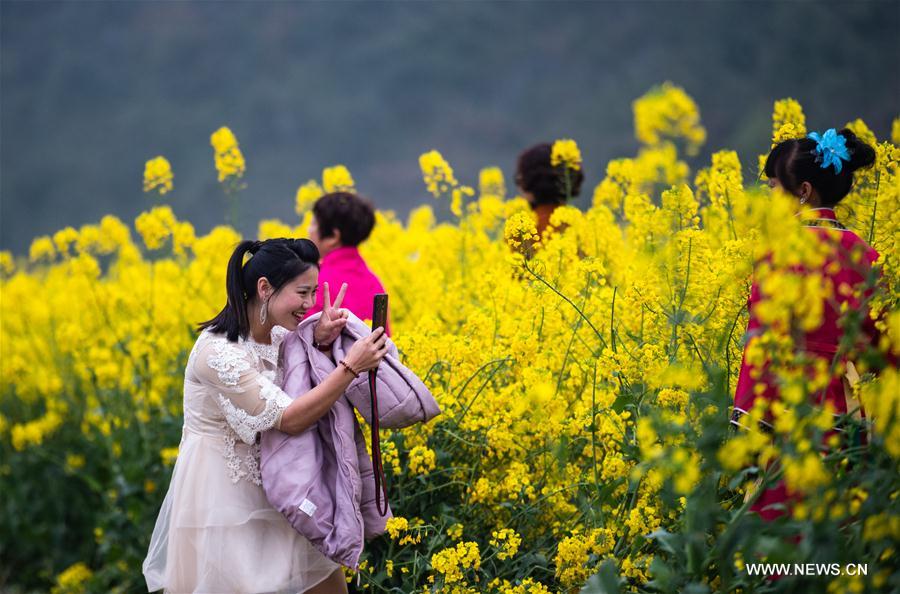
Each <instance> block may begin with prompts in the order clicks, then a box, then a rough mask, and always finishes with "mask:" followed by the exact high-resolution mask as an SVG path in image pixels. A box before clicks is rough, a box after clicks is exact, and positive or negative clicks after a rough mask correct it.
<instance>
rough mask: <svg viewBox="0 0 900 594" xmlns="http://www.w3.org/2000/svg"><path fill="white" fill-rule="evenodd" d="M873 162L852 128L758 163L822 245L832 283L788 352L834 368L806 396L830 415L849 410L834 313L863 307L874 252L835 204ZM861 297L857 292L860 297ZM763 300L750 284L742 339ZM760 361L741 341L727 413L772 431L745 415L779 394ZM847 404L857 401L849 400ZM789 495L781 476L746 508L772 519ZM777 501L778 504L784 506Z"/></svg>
mask: <svg viewBox="0 0 900 594" xmlns="http://www.w3.org/2000/svg"><path fill="white" fill-rule="evenodd" d="M874 162H875V150H874V149H873V148H872V147H871V146H869V145H868V144H866V143H864V142H863V141H861V140H860V139H859V138H857V137H856V135H855V134H854V133H853V132H851V131H850V130H846V129H845V130H841V131H840V132H835V130H834V129H830V130H828V131H827V132H826V133H825V134H823V135H822V136H819V135H818V134H815V133H813V134H810V135H809V136H808V137H806V138H798V139H790V140H785V141H783V142H781V143H779V144H778V145H776V146H775V148H773V149H772V152H771V153H770V154H769V156H768V158H767V159H766V165H765V174H766V177H767V178H768V179H769V185H770V186H771V187H773V188H774V187H779V188H781V189H783V190H784V191H786V192H789V193H790V194H792V195H794V196H796V197H797V198H798V200H799V204H798V207H799V208H798V213H797V216H798V217H801V218H802V220H803V225H804V226H805V227H807V228H808V229H809V231H810V232H811V233H814V234H815V235H816V236H817V238H818V239H819V240H820V241H822V242H825V244H826V245H827V246H828V248H829V253H828V256H827V258H826V262H825V264H824V266H822V267H821V269H819V270H816V271H814V272H815V273H816V274H820V275H821V277H822V279H823V280H824V281H825V282H826V283H828V284H830V285H831V287H832V288H833V291H832V292H831V294H832V297H831V298H829V299H826V300H825V302H824V303H823V310H822V322H821V324H820V325H819V327H818V328H816V329H814V330H812V331H809V332H806V333H805V334H804V335H802V336H800V338H799V339H796V342H795V344H794V345H793V346H794V352H795V353H797V354H800V355H802V356H805V357H806V358H807V359H810V360H813V361H815V360H816V359H821V360H824V362H825V363H826V364H827V366H828V368H829V369H831V370H833V373H831V377H830V381H829V383H828V385H827V387H826V388H825V389H824V390H821V391H819V392H817V393H815V394H814V395H813V396H812V397H813V402H814V404H816V405H818V406H825V404H826V403H830V404H831V406H832V407H833V410H834V411H835V414H837V415H844V414H846V413H847V412H848V404H847V395H846V394H845V390H844V381H843V378H844V369H845V364H846V360H845V359H844V358H843V357H842V358H841V360H839V361H835V358H836V357H837V356H838V345H839V343H840V342H841V338H842V335H843V331H842V328H841V323H840V317H841V311H847V310H843V309H842V308H843V307H849V308H850V309H849V311H858V310H859V309H860V307H863V308H864V307H865V303H864V300H865V297H867V296H868V295H869V294H870V293H871V291H868V292H867V291H866V290H865V289H864V287H865V283H866V282H867V281H868V280H869V277H870V273H871V271H872V266H873V264H874V263H875V261H876V260H877V259H878V252H876V251H875V250H874V249H873V248H872V247H871V246H869V245H868V244H867V243H866V242H865V241H863V240H862V239H861V238H860V237H859V236H857V235H856V234H855V233H853V232H852V231H850V230H848V229H847V228H846V227H844V226H843V225H842V224H841V223H840V222H839V221H838V220H837V217H836V215H835V212H834V207H835V206H836V205H837V204H838V203H839V202H840V201H841V200H842V199H843V198H844V197H845V196H846V195H847V194H848V193H849V192H850V188H851V187H852V184H853V172H854V171H856V170H857V169H860V168H862V167H868V166H871V165H872V164H873V163H874ZM834 230H837V232H835V231H834ZM794 272H797V271H796V270H794ZM802 272H804V271H801V273H802ZM860 296H862V297H863V299H862V300H861V299H860ZM764 298H765V297H764V295H763V292H762V291H761V290H760V287H759V284H758V283H757V282H754V283H753V286H752V288H751V291H750V298H749V300H748V309H749V314H750V319H749V322H748V325H747V335H746V336H747V338H748V339H752V338H753V337H754V336H757V335H759V334H762V333H763V332H764V331H765V327H764V325H763V324H762V323H761V322H760V320H759V318H758V315H757V311H758V310H757V308H758V306H759V304H760V303H761V301H762V300H763V299H764ZM863 319H864V320H865V322H864V323H863V326H864V327H863V332H862V333H861V334H862V336H861V337H860V340H861V341H866V336H868V337H870V338H869V339H870V340H871V338H872V337H874V336H875V335H876V331H875V328H874V324H873V323H872V321H871V319H870V318H869V316H868V315H864V316H863ZM748 344H749V340H748ZM835 363H837V364H835ZM767 366H768V365H767V364H766V365H764V366H763V368H762V369H759V368H756V367H755V366H754V365H752V364H751V363H749V362H748V357H747V349H746V347H745V350H744V358H743V361H742V363H741V370H740V376H739V378H738V383H737V388H736V390H735V395H734V408H733V412H732V417H731V422H732V423H733V424H735V425H738V426H744V427H748V426H751V424H752V423H753V422H754V421H756V422H759V423H760V425H761V426H762V427H763V429H764V430H766V429H768V430H771V418H767V419H752V420H751V419H750V418H749V416H747V415H748V413H749V412H750V411H751V409H752V408H753V404H754V402H755V401H756V399H758V398H763V399H766V400H768V401H772V400H777V399H779V398H780V396H779V386H778V383H777V380H776V378H775V377H774V375H773V374H771V373H769V372H768V370H767V369H766V367H767ZM851 396H852V395H851ZM849 408H850V409H854V408H857V407H856V406H855V405H851V406H850V407H849ZM849 412H851V413H852V412H854V411H853V410H850V411H849ZM860 412H862V411H860ZM742 417H743V418H742ZM793 500H795V498H794V496H793V495H792V494H791V493H790V492H789V491H788V489H787V488H786V486H785V484H784V481H783V480H780V481H778V482H777V483H776V484H775V485H774V486H772V487H770V488H768V489H766V490H765V491H764V492H763V493H761V494H760V496H759V497H758V499H757V500H756V501H755V503H754V504H753V505H752V506H751V508H750V509H751V510H752V511H754V512H756V513H758V514H759V515H760V516H761V517H762V518H763V519H764V520H774V519H776V518H778V517H780V516H782V515H784V514H785V513H787V511H788V510H790V508H791V502H792V501H793ZM776 504H783V505H784V508H782V506H781V505H776ZM771 506H774V507H771Z"/></svg>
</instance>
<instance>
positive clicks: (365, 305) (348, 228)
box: [306, 192, 391, 336]
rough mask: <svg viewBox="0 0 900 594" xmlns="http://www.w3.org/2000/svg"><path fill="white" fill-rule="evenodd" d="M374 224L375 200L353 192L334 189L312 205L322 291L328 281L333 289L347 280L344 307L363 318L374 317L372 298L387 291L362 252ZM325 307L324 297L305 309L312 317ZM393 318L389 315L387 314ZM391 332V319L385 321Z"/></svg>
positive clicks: (312, 229)
mask: <svg viewBox="0 0 900 594" xmlns="http://www.w3.org/2000/svg"><path fill="white" fill-rule="evenodd" d="M374 227H375V209H374V208H373V207H372V204H371V203H370V202H369V201H368V200H365V199H364V198H361V197H360V196H357V195H356V194H353V193H350V192H333V193H331V194H326V195H324V196H322V197H321V198H319V199H318V200H317V201H316V204H315V206H313V217H312V222H311V223H310V225H309V238H310V239H311V240H312V241H313V243H315V244H316V247H317V248H318V249H319V254H320V255H321V258H322V260H321V262H320V263H319V291H318V293H319V295H324V294H325V291H324V287H325V285H326V284H328V285H329V286H330V287H331V288H332V289H335V288H337V287H341V288H343V285H344V284H346V285H347V288H346V291H347V293H346V295H345V297H344V302H343V303H344V307H345V308H347V309H349V310H350V311H352V312H353V313H354V314H356V317H358V318H359V319H361V320H371V319H372V298H373V297H374V296H375V295H377V294H378V293H384V292H385V291H384V286H383V285H382V284H381V281H380V280H379V279H378V277H377V276H375V273H374V272H372V271H371V270H370V269H369V266H368V264H366V261H365V260H363V258H362V256H361V255H360V253H359V245H360V244H361V243H362V242H364V241H365V240H366V239H368V238H369V235H370V234H371V233H372V229H373V228H374ZM320 311H322V301H321V300H316V304H315V305H314V306H313V307H311V308H310V309H309V311H308V312H306V316H307V317H309V316H311V315H313V314H314V313H317V312H320ZM388 319H390V316H388ZM384 330H385V333H386V334H387V335H388V336H390V335H391V328H390V322H387V323H385V325H384Z"/></svg>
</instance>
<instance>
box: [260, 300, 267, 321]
mask: <svg viewBox="0 0 900 594" xmlns="http://www.w3.org/2000/svg"><path fill="white" fill-rule="evenodd" d="M268 311H269V300H268V299H266V300H265V301H263V303H262V307H260V308H259V323H260V324H262V325H265V324H266V317H267V315H268Z"/></svg>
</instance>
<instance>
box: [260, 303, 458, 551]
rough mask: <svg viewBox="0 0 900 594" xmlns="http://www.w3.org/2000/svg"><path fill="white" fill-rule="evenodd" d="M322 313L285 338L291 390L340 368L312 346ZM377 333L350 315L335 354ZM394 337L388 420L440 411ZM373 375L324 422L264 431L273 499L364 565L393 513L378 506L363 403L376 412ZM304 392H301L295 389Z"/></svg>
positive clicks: (324, 542) (384, 409)
mask: <svg viewBox="0 0 900 594" xmlns="http://www.w3.org/2000/svg"><path fill="white" fill-rule="evenodd" d="M320 315H321V314H318V315H315V316H312V317H310V318H307V319H306V320H304V321H303V322H302V323H301V324H300V326H299V327H298V328H297V330H296V332H293V333H291V334H290V335H288V336H287V337H286V338H285V340H284V346H283V352H282V360H283V369H284V380H283V387H284V391H285V392H287V393H288V394H290V395H291V396H293V397H302V396H303V395H304V394H306V393H307V392H308V391H309V390H310V389H312V388H313V387H314V386H316V385H317V384H319V383H320V382H321V381H322V380H323V379H324V378H325V377H326V376H327V375H328V374H329V373H331V372H332V371H333V370H334V368H335V363H334V361H332V360H331V359H330V358H329V357H328V355H325V354H323V353H321V352H319V351H318V350H317V349H316V348H315V347H313V346H312V341H313V330H314V328H315V324H316V322H317V321H318V319H319V317H320ZM369 333H370V330H369V328H368V326H366V325H365V324H364V323H363V322H362V321H361V320H360V319H359V318H357V317H356V316H355V315H353V314H350V318H349V321H348V323H347V326H346V327H345V328H344V331H343V333H342V334H341V337H340V338H339V339H338V340H337V341H335V344H334V347H333V355H334V360H335V361H340V360H341V359H342V358H343V357H344V355H345V354H346V352H347V351H348V350H349V349H350V347H351V346H352V344H353V343H354V342H355V341H356V340H358V339H360V338H362V337H363V336H366V335H368V334H369ZM398 356H399V353H398V351H397V347H396V346H395V345H394V344H393V342H390V341H389V349H388V354H387V356H385V358H384V360H383V361H382V363H381V365H380V366H379V367H378V376H377V381H378V385H377V394H378V410H379V418H380V422H381V425H383V426H384V427H385V428H401V427H407V426H409V425H412V424H413V423H421V422H426V421H429V420H430V419H432V418H434V417H435V416H437V415H438V414H440V412H441V411H440V407H438V404H437V402H436V401H435V399H434V397H433V396H432V395H431V393H430V392H429V391H428V388H426V387H425V384H423V383H422V381H421V380H419V378H418V377H416V376H415V374H413V373H412V372H411V371H410V370H409V369H407V368H406V367H404V366H403V365H402V364H401V363H400V360H399V358H398ZM366 375H367V374H365V373H361V374H360V376H359V378H357V379H355V380H353V383H351V384H350V387H349V388H347V390H346V392H344V395H343V396H341V398H339V399H338V400H337V401H336V402H335V403H334V405H333V406H332V407H331V410H329V411H328V413H327V414H325V415H324V416H323V417H322V418H320V419H319V420H318V422H317V423H316V424H315V425H313V426H312V427H310V428H309V429H307V430H306V431H304V432H303V433H300V434H298V435H288V434H286V433H282V432H281V431H278V430H275V429H272V430H269V431H265V432H263V433H262V437H261V442H260V448H261V450H260V472H261V474H262V482H263V489H264V490H265V492H266V496H267V497H268V499H269V502H270V503H271V504H272V505H273V507H275V509H277V510H278V511H280V512H281V513H282V514H284V516H285V517H286V518H287V519H288V521H289V522H290V523H291V525H292V526H293V527H294V528H295V529H296V530H297V531H298V532H300V533H301V534H302V535H303V536H305V537H306V538H307V539H308V540H309V541H310V542H311V543H312V544H313V545H314V546H315V547H316V548H317V549H318V550H319V551H321V552H322V554H324V555H325V556H326V557H328V558H330V559H332V560H333V561H335V562H336V563H340V564H342V565H344V566H346V567H350V568H353V569H358V567H359V557H360V555H361V554H362V550H363V544H364V541H365V540H369V539H371V538H374V537H375V536H378V535H380V534H383V533H384V530H385V523H386V522H387V519H388V518H390V517H391V512H390V510H388V513H387V515H386V516H381V514H380V513H378V510H377V509H376V505H375V479H374V473H373V468H372V460H371V459H370V458H369V455H368V453H367V452H366V445H365V441H364V439H363V434H362V431H361V429H360V427H359V423H358V422H357V420H356V416H355V415H354V413H353V408H354V407H355V408H356V409H357V410H359V411H360V414H361V415H362V416H363V418H365V419H366V420H367V422H368V421H369V420H370V419H371V410H370V404H369V390H368V386H367V377H366ZM294 395H297V396H294Z"/></svg>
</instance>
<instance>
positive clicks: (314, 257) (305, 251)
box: [288, 239, 319, 264]
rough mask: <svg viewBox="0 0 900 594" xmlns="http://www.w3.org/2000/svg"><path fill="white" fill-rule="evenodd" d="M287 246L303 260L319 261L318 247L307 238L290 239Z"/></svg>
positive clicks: (316, 262)
mask: <svg viewBox="0 0 900 594" xmlns="http://www.w3.org/2000/svg"><path fill="white" fill-rule="evenodd" d="M288 247H289V248H290V249H291V251H292V252H294V253H295V254H297V257H298V258H300V259H301V260H303V261H304V262H312V263H315V264H318V263H319V249H318V248H317V247H316V244H314V243H313V242H312V241H310V240H309V239H291V240H289V242H288Z"/></svg>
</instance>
